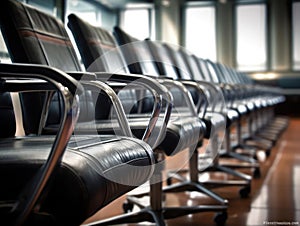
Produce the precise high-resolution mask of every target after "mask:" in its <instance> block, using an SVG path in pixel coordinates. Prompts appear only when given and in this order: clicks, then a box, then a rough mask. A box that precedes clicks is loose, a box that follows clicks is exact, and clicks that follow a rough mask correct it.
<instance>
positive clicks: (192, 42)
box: [185, 6, 216, 61]
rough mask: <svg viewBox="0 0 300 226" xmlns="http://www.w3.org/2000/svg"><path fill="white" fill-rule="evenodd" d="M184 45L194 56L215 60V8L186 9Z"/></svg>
mask: <svg viewBox="0 0 300 226" xmlns="http://www.w3.org/2000/svg"><path fill="white" fill-rule="evenodd" d="M185 15H186V16H185V27H186V31H185V45H186V48H187V49H188V50H190V51H192V52H193V53H194V54H195V55H197V56H198V57H202V58H207V59H210V60H212V61H215V60H216V22H215V7H213V6H200V7H188V8H186V13H185Z"/></svg>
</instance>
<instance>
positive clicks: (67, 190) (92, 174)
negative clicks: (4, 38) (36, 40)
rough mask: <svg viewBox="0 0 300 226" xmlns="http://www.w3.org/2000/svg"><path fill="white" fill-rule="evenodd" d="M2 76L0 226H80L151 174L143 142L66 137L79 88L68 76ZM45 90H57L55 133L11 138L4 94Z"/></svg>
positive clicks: (3, 69) (10, 67)
mask: <svg viewBox="0 0 300 226" xmlns="http://www.w3.org/2000/svg"><path fill="white" fill-rule="evenodd" d="M0 77H1V96H0V104H1V106H0V114H1V131H2V132H1V138H0V174H1V188H0V194H1V195H0V197H1V198H0V200H1V205H0V216H1V220H0V221H1V224H2V225H79V224H81V223H82V222H83V221H84V220H85V219H87V218H88V217H90V216H91V215H93V214H94V213H95V212H96V211H98V210H99V209H101V208H102V207H104V206H106V205H107V204H109V203H110V202H111V201H113V200H115V199H116V198H117V197H119V196H121V195H123V194H125V193H126V192H128V191H130V190H132V189H133V188H135V187H137V186H138V185H140V184H142V183H144V182H145V181H146V180H147V179H149V177H151V175H152V173H153V169H154V168H153V166H154V155H153V152H152V150H151V148H150V146H149V145H147V144H146V143H145V142H142V141H140V140H138V139H134V138H129V137H117V136H113V135H107V136H98V135H94V136H92V135H82V136H79V135H77V136H71V135H72V132H73V129H74V126H75V124H76V121H77V118H78V113H79V99H80V97H79V98H78V95H80V94H81V93H82V91H83V89H82V86H81V85H80V84H79V83H78V82H77V81H76V80H75V79H73V78H72V77H70V76H68V75H67V74H65V73H63V72H62V71H59V70H57V69H53V68H50V67H48V66H37V65H20V64H7V65H6V64H0ZM41 80H46V81H48V82H43V81H41ZM44 90H51V91H53V90H57V91H58V93H59V95H60V96H61V97H62V100H63V105H62V109H61V110H62V112H61V113H62V116H63V117H62V119H61V124H60V127H59V130H58V131H57V134H56V135H55V136H53V135H40V136H38V135H33V134H32V135H30V136H24V137H15V136H14V135H15V126H16V124H15V118H14V110H13V107H12V102H11V99H10V96H9V93H8V92H37V91H39V92H40V91H44ZM137 168H138V170H137Z"/></svg>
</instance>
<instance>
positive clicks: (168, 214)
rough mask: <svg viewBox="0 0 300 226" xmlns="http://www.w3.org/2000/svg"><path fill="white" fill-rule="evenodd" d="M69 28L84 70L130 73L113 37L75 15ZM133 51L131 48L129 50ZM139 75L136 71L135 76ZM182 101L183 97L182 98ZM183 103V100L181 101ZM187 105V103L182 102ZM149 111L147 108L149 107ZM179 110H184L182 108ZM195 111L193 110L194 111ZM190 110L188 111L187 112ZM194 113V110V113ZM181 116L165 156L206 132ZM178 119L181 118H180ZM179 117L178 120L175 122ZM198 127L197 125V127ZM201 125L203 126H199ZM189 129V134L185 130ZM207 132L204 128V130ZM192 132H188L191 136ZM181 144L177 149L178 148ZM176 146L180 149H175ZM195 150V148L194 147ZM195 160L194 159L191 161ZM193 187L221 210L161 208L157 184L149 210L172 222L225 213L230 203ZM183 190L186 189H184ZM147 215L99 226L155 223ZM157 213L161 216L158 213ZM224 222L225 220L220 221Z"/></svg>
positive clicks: (169, 134)
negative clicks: (199, 214)
mask: <svg viewBox="0 0 300 226" xmlns="http://www.w3.org/2000/svg"><path fill="white" fill-rule="evenodd" d="M68 19H69V21H68V26H69V28H70V29H71V31H72V32H73V35H74V38H75V40H76V43H77V46H78V48H79V51H80V53H81V56H82V59H83V62H84V65H85V67H86V68H87V70H88V71H90V72H92V71H99V70H102V71H108V72H114V71H118V70H122V71H123V72H127V73H128V70H127V65H126V63H125V60H124V59H123V55H122V53H121V51H120V49H118V48H116V47H117V46H116V43H115V40H114V38H113V36H112V35H111V34H110V33H109V32H108V31H106V30H104V29H102V28H100V27H95V26H92V25H90V24H88V23H87V22H85V21H83V20H81V19H80V18H78V17H77V16H76V15H73V14H71V15H69V16H68ZM129 48H130V47H129ZM146 64H149V65H152V64H153V63H151V62H146ZM129 66H132V64H129ZM135 73H137V71H136V72H135ZM148 73H149V74H147V75H151V74H150V73H153V74H152V77H153V76H156V75H157V73H154V72H151V70H148ZM161 82H162V84H167V85H171V84H172V81H163V80H161ZM179 97H180V95H179ZM180 100H181V101H182V99H180ZM180 100H179V101H178V100H175V104H174V105H175V109H176V107H177V104H176V103H180ZM183 101H184V100H183ZM142 104H143V107H144V108H145V104H146V103H142ZM146 108H147V107H146ZM179 108H181V109H183V107H182V106H180V107H179ZM193 108H194V107H193ZM186 109H187V108H186V107H185V111H188V110H186ZM192 110H193V109H192ZM180 113H181V112H179V110H178V113H177V115H173V114H171V119H170V122H169V124H168V126H167V133H166V137H165V138H164V140H163V141H162V143H161V144H159V145H158V149H157V150H162V151H163V152H164V153H165V154H166V155H170V152H169V151H168V150H172V149H173V150H174V149H175V150H177V151H175V153H177V152H178V151H181V150H183V149H184V148H189V147H190V148H191V149H192V150H193V149H194V147H193V146H194V145H195V142H193V141H192V142H191V137H192V140H195V139H194V137H195V136H196V140H201V139H202V136H203V135H202V134H203V132H204V131H200V133H199V131H197V130H195V128H194V126H195V125H199V124H198V123H199V122H201V121H200V120H199V117H198V116H193V114H191V113H190V114H189V112H184V113H183V115H182V116H181V115H180ZM178 116H179V117H178ZM176 117H178V118H177V119H176ZM195 123H196V124H195ZM200 125H201V124H200ZM187 128H189V129H188V130H186V129H187ZM202 129H204V128H202ZM188 131H189V132H188ZM179 143H180V144H181V145H179V146H178V144H179ZM176 146H177V147H176ZM191 146H192V147H191ZM192 158H193V159H194V160H195V158H194V157H192ZM160 170H161V169H158V170H157V174H156V177H159V178H160V177H161V175H160V174H161V172H160ZM194 186H196V187H198V190H199V191H201V192H204V193H206V194H208V195H209V196H211V197H213V198H215V199H217V201H218V202H221V204H222V205H221V206H195V207H185V206H182V207H172V208H168V207H162V203H161V196H162V194H161V184H158V183H155V184H151V185H150V194H151V195H150V198H151V201H150V202H151V206H150V210H151V211H154V213H155V214H158V213H159V214H162V215H163V217H162V218H165V219H168V218H173V217H178V216H182V215H185V214H191V213H196V212H202V211H218V212H219V211H225V209H226V203H227V201H226V200H224V199H222V198H220V197H218V196H217V195H216V194H214V193H212V192H210V191H208V190H207V189H205V188H204V187H203V188H202V187H201V186H200V185H199V186H198V185H197V184H194ZM183 190H184V189H183ZM128 201H129V202H130V203H134V204H137V205H138V206H140V207H141V206H142V205H141V204H140V203H138V202H136V199H134V198H133V197H129V198H128ZM145 211H149V209H147V208H143V209H142V210H141V212H138V213H133V214H128V215H125V216H124V217H123V218H120V217H117V218H114V219H113V220H112V221H109V220H108V221H104V222H99V224H97V225H101V224H102V223H104V224H105V223H109V224H113V223H122V222H139V221H143V220H149V221H152V220H151V218H149V216H148V217H147V218H145V215H146V214H145ZM157 212H158V213H157ZM224 217H225V215H224V214H223V215H222V216H221V215H220V216H218V217H217V218H216V221H221V220H222V221H223V222H224V221H225V220H226V218H224ZM221 218H222V219H221ZM157 224H159V225H161V224H163V222H159V221H157Z"/></svg>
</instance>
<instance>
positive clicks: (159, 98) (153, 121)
mask: <svg viewBox="0 0 300 226" xmlns="http://www.w3.org/2000/svg"><path fill="white" fill-rule="evenodd" d="M96 75H97V80H100V81H102V82H106V83H107V84H108V85H109V86H112V87H115V88H118V87H122V86H123V85H122V83H124V85H127V84H136V85H138V86H140V87H144V88H145V89H146V90H149V91H150V92H151V94H152V96H153V97H154V107H153V110H152V113H151V116H150V118H149V124H148V126H147V127H146V129H145V132H144V135H143V138H142V139H143V140H144V141H145V142H147V143H148V144H149V145H150V146H151V147H152V148H153V147H156V146H157V145H158V144H159V143H160V141H161V139H162V136H163V134H164V133H165V131H166V126H167V123H168V121H169V118H170V114H171V111H172V107H173V98H172V95H171V94H170V92H169V90H168V89H167V88H166V87H165V86H163V85H161V84H160V83H159V82H158V81H156V80H155V79H153V78H149V77H147V76H144V75H137V74H113V73H106V72H97V73H96ZM161 114H162V115H163V116H162V119H161V122H159V121H158V120H159V119H160V115H161ZM151 134H158V135H157V138H156V139H155V140H154V141H150V136H151Z"/></svg>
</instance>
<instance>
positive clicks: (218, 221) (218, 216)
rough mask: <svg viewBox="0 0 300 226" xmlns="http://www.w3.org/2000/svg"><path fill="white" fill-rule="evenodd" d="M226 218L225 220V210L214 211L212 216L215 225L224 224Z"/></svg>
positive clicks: (220, 225)
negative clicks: (220, 211)
mask: <svg viewBox="0 0 300 226" xmlns="http://www.w3.org/2000/svg"><path fill="white" fill-rule="evenodd" d="M226 220H227V212H222V213H216V215H215V217H214V221H215V223H216V225H217V226H223V225H225V223H226Z"/></svg>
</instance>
